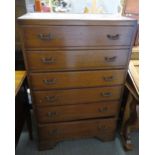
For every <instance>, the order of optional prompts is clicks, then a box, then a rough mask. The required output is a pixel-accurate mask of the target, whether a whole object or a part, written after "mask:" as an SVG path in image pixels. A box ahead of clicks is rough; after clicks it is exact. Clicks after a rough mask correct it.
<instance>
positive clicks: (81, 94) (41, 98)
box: [33, 86, 122, 107]
mask: <svg viewBox="0 0 155 155" xmlns="http://www.w3.org/2000/svg"><path fill="white" fill-rule="evenodd" d="M121 92H122V86H116V87H101V88H83V89H69V90H68V89H66V90H53V91H34V92H33V99H34V103H35V104H36V105H37V106H38V107H42V106H55V105H67V104H80V103H91V102H99V101H105V100H119V99H120V96H121Z"/></svg>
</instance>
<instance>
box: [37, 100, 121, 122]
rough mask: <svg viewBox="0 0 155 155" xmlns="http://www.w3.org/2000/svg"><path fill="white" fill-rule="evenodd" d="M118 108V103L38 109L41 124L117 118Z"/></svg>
mask: <svg viewBox="0 0 155 155" xmlns="http://www.w3.org/2000/svg"><path fill="white" fill-rule="evenodd" d="M118 108H119V102H118V101H117V102H100V103H90V104H79V105H65V106H54V107H44V108H38V109H37V117H38V120H39V122H40V123H50V122H64V121H75V120H82V119H83V120H84V119H88V118H98V117H106V116H108V117H109V116H117V114H118Z"/></svg>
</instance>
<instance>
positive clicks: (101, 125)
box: [39, 118, 116, 141]
mask: <svg viewBox="0 0 155 155" xmlns="http://www.w3.org/2000/svg"><path fill="white" fill-rule="evenodd" d="M115 129H116V119H115V118H108V119H92V120H83V121H74V122H62V123H54V124H47V125H46V124H45V125H40V126H39V137H40V140H54V141H57V140H58V141H60V140H65V139H73V138H79V137H102V136H104V134H107V135H109V134H108V133H114V130H115Z"/></svg>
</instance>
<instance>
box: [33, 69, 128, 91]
mask: <svg viewBox="0 0 155 155" xmlns="http://www.w3.org/2000/svg"><path fill="white" fill-rule="evenodd" d="M125 73H126V70H103V71H77V72H51V73H31V74H30V80H31V84H32V89H34V90H44V89H45V90H48V89H54V88H76V87H95V86H110V85H119V84H123V82H124V80H125V75H126V74H125Z"/></svg>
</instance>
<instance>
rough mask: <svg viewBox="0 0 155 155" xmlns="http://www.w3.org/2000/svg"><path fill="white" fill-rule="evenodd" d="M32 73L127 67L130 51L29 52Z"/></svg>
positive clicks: (28, 58)
mask: <svg viewBox="0 0 155 155" xmlns="http://www.w3.org/2000/svg"><path fill="white" fill-rule="evenodd" d="M26 55H27V61H28V65H29V69H30V70H32V71H42V70H43V71H48V70H81V69H97V68H99V69H100V68H110V67H113V68H118V67H126V65H127V63H128V55H129V50H125V49H123V50H85V51H84V50H80V51H79V50H78V51H28V52H27V53H26Z"/></svg>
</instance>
